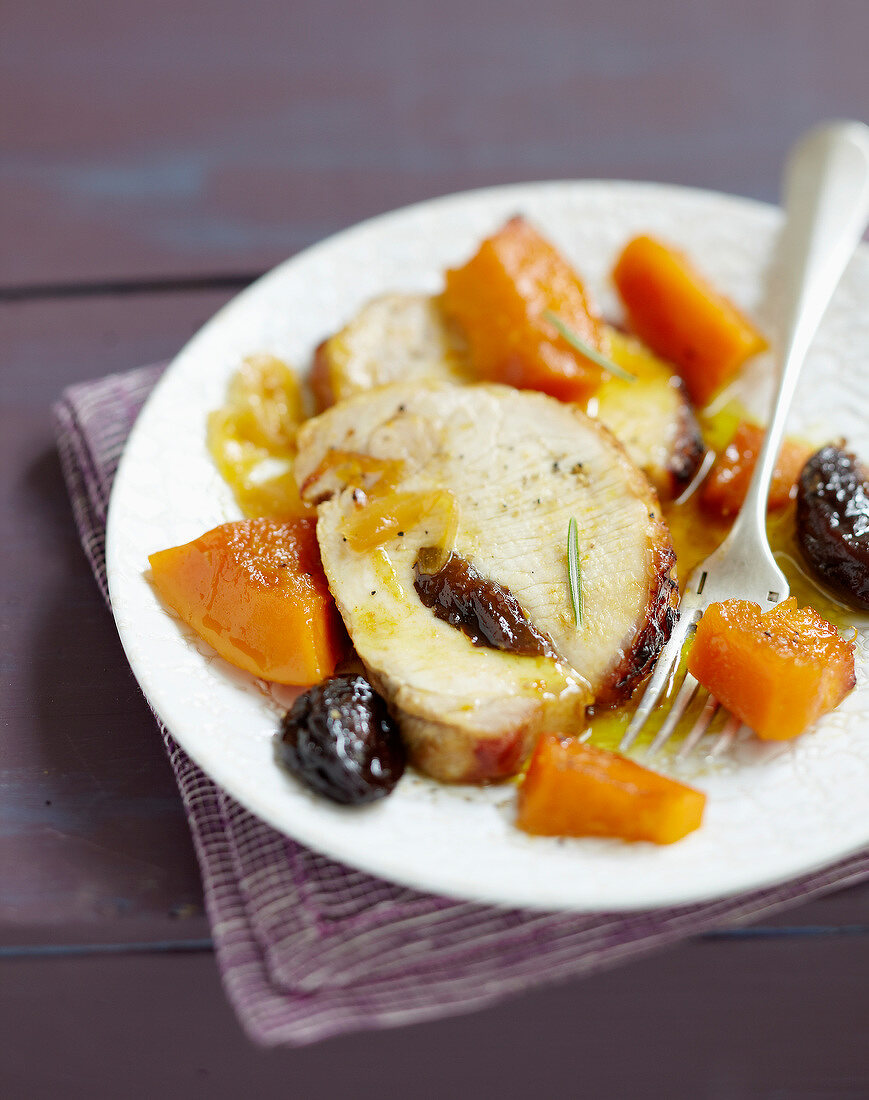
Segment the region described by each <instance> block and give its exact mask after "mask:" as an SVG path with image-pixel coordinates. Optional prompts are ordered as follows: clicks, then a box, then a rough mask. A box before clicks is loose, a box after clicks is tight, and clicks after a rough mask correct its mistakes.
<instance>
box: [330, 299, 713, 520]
mask: <svg viewBox="0 0 869 1100" xmlns="http://www.w3.org/2000/svg"><path fill="white" fill-rule="evenodd" d="M611 336H612V341H611V342H612V353H613V356H614V357H615V358H616V359H617V360H618V362H619V363H620V365H621V366H623V367H624V368H625V369H626V370H628V371H629V372H630V373H632V374H634V375H635V377H636V381H635V382H625V381H624V380H622V379H619V378H609V379H605V380H604V382H603V384H602V385H601V388H600V389H599V390H598V392H597V394H596V395H595V397H593V398H592V400H591V402H590V403H589V408H588V410H587V411H588V412H590V413H591V415H593V416H595V417H596V418H597V419H599V420H601V421H603V423H604V424H606V426H607V427H608V428H610V429H611V430H612V431H613V432H614V433H615V435H616V436H617V437H618V439H619V440H620V441H621V442H622V443H623V444H624V446H625V448H626V450H627V452H628V454H629V455H630V457H631V458H632V459H633V461H634V462H635V463H636V464H637V465H638V466H639V467H640V469H641V470H643V471H644V472H645V474H646V475H647V476H648V477H649V479H650V480H651V482H652V484H653V485H654V486H655V488H656V489H657V490H658V492H659V493H660V494H661V496H662V497H663V498H665V499H669V498H670V497H675V496H678V495H679V493H680V492H681V491H682V490H683V489H684V488H685V486H686V485H687V484H688V483H689V482H690V480H691V478H692V477H693V476H694V474H695V472H696V470H697V467H698V466H699V464H700V461H701V459H702V457H703V441H702V438H701V436H700V429H699V427H698V425H697V421H696V419H695V417H694V413H693V411H692V409H691V404H690V402H689V400H688V397H687V395H686V393H685V388H684V386H683V385H682V384H681V383H680V381H679V379H678V377H676V375H675V373H674V370H673V368H671V367H669V366H668V364H666V363H663V362H662V361H661V360H658V359H656V358H655V357H654V356H652V355H651V354H650V353H649V352H648V351H646V350H645V348H643V347H642V346H641V345H640V344H638V343H637V342H636V341H635V340H631V339H630V338H629V337H626V336H624V335H623V334H622V333H620V332H617V331H615V330H612V332H611ZM411 379H414V380H423V379H428V380H437V381H450V382H473V381H474V376H473V370H472V366H471V364H470V361H469V359H468V351H467V346H466V344H465V342H464V340H463V339H462V337H461V334H460V333H459V332H458V331H457V330H456V329H455V327H454V326H452V325H451V324H450V323H449V322H448V321H447V319H446V318H445V316H444V314H443V312H442V310H441V308H440V305H439V302H438V299H437V298H431V297H428V296H426V295H422V294H386V295H383V296H382V297H380V298H375V299H373V300H372V301H370V302H368V303H367V304H366V305H364V306H363V307H362V308H361V309H360V310H359V312H358V313H357V314H356V315H355V316H354V317H353V318H352V319H351V321H350V322H349V323H348V324H347V325H345V327H344V328H343V329H341V330H340V331H339V332H337V333H335V335H334V336H332V337H330V338H329V339H328V340H326V341H324V342H323V343H322V344H321V345H320V347H319V348H318V349H317V353H316V356H315V362H314V369H313V372H312V376H311V383H312V387H313V389H314V392H315V395H316V397H317V403H318V407H319V408H321V409H324V408H328V407H329V406H330V405H333V404H334V403H335V402H337V401H342V400H344V399H345V398H347V397H351V396H352V395H353V394H356V393H363V392H365V391H366V390H369V389H372V388H373V387H374V386H382V385H385V384H387V383H390V382H399V381H409V380H411Z"/></svg>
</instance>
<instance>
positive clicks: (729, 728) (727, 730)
mask: <svg viewBox="0 0 869 1100" xmlns="http://www.w3.org/2000/svg"><path fill="white" fill-rule="evenodd" d="M741 729H742V721H741V720H740V719H739V718H737V717H736V715H734V714H731V715H730V716H729V718H728V719H727V722H726V723H725V725H724V729H723V730H722V731H721V733H720V734H719V735H718V740H717V741H716V742H715V744H714V745H713V746H712V748H711V749H710V751H709V756H710V758H714V757H716V756H720V755H721V753H723V752H724V751H725V750H726V749H729V748H730V746H731V745H732V744H733V742H734V740H735V739H736V735H737V733H739V731H740V730H741Z"/></svg>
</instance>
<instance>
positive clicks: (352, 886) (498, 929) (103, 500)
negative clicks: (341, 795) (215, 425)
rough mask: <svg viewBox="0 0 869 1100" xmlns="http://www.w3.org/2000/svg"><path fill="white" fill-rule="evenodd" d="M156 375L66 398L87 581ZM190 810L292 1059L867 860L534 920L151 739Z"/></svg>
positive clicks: (219, 916)
mask: <svg viewBox="0 0 869 1100" xmlns="http://www.w3.org/2000/svg"><path fill="white" fill-rule="evenodd" d="M162 369H163V368H162V366H153V367H144V368H142V369H140V370H136V371H131V372H129V373H127V374H119V375H111V376H109V377H108V378H104V379H101V380H99V381H96V382H88V383H84V384H81V385H78V386H74V387H71V388H70V389H68V390H66V391H65V393H64V394H63V397H62V399H61V400H60V401H59V402H58V404H57V405H56V406H55V420H56V427H57V440H58V448H59V451H60V456H61V461H62V463H63V468H64V474H65V477H66V480H67V485H68V487H69V493H70V497H71V499H72V505H73V510H74V513H75V517H76V522H77V524H78V528H79V532H80V534H81V540H82V545H83V546H84V550H85V553H86V554H87V556H88V559H89V560H90V562H91V565H92V567H93V570H94V575H95V577H96V580H97V583H98V584H99V586H100V588H101V589H102V592H103V595H104V596H106V598H108V595H107V589H106V569H105V521H106V510H107V507H108V498H109V491H110V488H111V484H112V479H113V477H114V474H115V470H116V469H117V465H118V460H119V458H120V455H121V451H122V450H123V446H124V442H125V440H126V438H127V435H128V433H129V431H130V428H131V427H132V425H133V422H134V421H135V418H136V416H137V414H138V412H139V409H140V408H141V406H142V404H143V402H144V400H145V398H146V397H147V395H148V394H149V392H150V391H151V388H152V387H153V385H154V383H155V382H156V381H157V379H158V378H159V376H160V374H161V372H162ZM160 729H161V732H162V735H163V740H164V742H165V744H166V749H167V751H168V753H169V759H170V761H171V763H172V767H173V769H174V772H175V776H176V778H177V780H178V786H179V789H180V792H181V797H182V799H183V801H184V807H185V810H186V812H187V816H188V820H189V822H190V828H191V830H192V833H193V839H194V842H195V845H196V851H197V854H198V857H199V865H200V869H201V872H202V881H203V887H204V891H205V901H206V906H207V910H208V915H209V919H210V921H211V927H212V932H213V936H214V943H215V948H216V952H217V961H218V964H219V966H220V971H221V974H222V976H223V981H224V985H225V988H226V991H227V993H228V995H229V998H230V1000H231V1002H232V1004H233V1005H234V1006H235V1009H236V1011H237V1013H238V1015H239V1018H240V1020H241V1022H242V1024H243V1026H244V1028H245V1030H246V1031H247V1033H248V1035H249V1036H250V1037H251V1038H252V1039H254V1040H255V1041H257V1042H259V1043H263V1044H266V1045H276V1044H280V1043H287V1044H293V1045H300V1044H304V1043H311V1042H315V1041H317V1040H319V1039H324V1038H327V1037H328V1036H331V1035H337V1034H341V1033H344V1032H348V1031H353V1030H357V1029H361V1028H375V1027H389V1026H395V1025H398V1024H404V1023H410V1022H414V1021H421V1020H431V1019H434V1018H436V1017H439V1016H446V1015H449V1014H452V1013H458V1012H466V1011H470V1010H472V1009H475V1008H480V1007H482V1006H483V1005H486V1004H491V1003H492V1002H494V1001H496V1000H498V999H499V998H502V997H505V996H507V995H508V994H511V993H514V992H517V991H519V990H522V989H527V988H529V987H531V986H532V985H539V984H541V983H544V982H551V981H555V980H558V979H565V978H569V977H571V976H574V975H577V974H581V973H584V972H587V971H590V970H593V969H599V968H601V967H603V966H607V965H611V964H613V963H615V962H618V961H620V960H624V959H627V958H630V957H631V956H634V955H638V954H641V953H645V952H648V951H651V950H652V949H654V948H656V947H660V946H663V945H665V944H668V943H673V942H675V941H677V940H680V939H683V938H685V937H687V936H692V935H696V934H698V933H701V932H704V931H707V930H709V929H712V928H721V927H722V926H723V925H726V924H732V923H734V922H740V921H746V920H751V919H756V918H758V917H760V916H762V915H765V914H768V913H770V912H771V911H773V910H777V909H781V908H782V907H784V906H786V905H789V904H794V903H796V902H798V901H802V900H804V899H807V898H809V897H812V896H814V895H818V894H821V893H823V892H826V891H828V890H831V889H833V888H835V887H840V886H845V885H848V884H850V883H854V882H857V881H859V880H860V879H863V878H865V877H866V876H867V875H869V851H866V852H861V853H858V854H857V855H854V856H852V857H850V858H848V859H846V860H843V861H841V862H839V863H837V864H835V865H833V866H831V867H829V868H826V869H824V870H822V871H818V872H816V873H814V874H811V875H807V876H804V877H802V878H799V879H796V880H792V881H790V882H788V883H785V884H783V885H780V886H776V887H773V888H770V889H767V890H760V891H756V892H753V893H751V894H747V895H743V896H741V897H738V898H727V899H724V900H721V901H715V902H709V903H706V904H702V905H692V906H684V907H681V908H676V909H658V910H654V911H650V912H642V913H627V914H625V913H621V914H619V913H615V914H612V913H596V914H584V915H581V916H577V915H571V914H550V913H533V912H526V911H521V910H508V909H498V908H493V907H490V906H481V905H475V904H471V903H469V902H463V901H454V900H451V899H448V898H442V897H433V896H431V895H428V894H421V893H419V892H417V891H414V890H408V889H405V888H403V887H400V886H395V885H393V884H392V883H388V882H384V881H382V880H380V879H375V878H372V877H370V876H369V875H365V874H362V873H361V872H359V871H355V870H352V869H351V868H348V867H344V866H343V865H340V864H337V863H334V862H333V861H331V860H329V859H326V858H324V857H323V856H320V855H318V854H317V853H315V852H313V851H311V850H310V849H307V848H304V847H302V846H301V845H299V844H296V843H295V842H294V841H292V840H290V839H288V838H287V837H285V836H283V835H281V834H280V833H277V832H275V831H274V830H273V829H271V828H269V827H268V826H267V825H265V824H263V823H262V822H261V821H260V820H259V819H258V818H256V817H254V816H253V815H252V814H250V813H248V812H247V811H246V810H245V809H244V808H243V807H242V806H240V805H239V804H238V803H237V802H235V801H233V799H231V798H230V797H229V796H228V795H226V794H225V793H224V792H223V791H221V790H220V789H219V788H218V787H216V786H215V784H214V783H212V782H211V780H210V779H208V777H207V776H206V775H204V774H203V772H202V771H200V769H199V768H197V767H196V765H195V764H193V762H192V761H191V760H190V759H189V758H188V757H187V756H185V754H184V753H183V752H182V751H181V749H180V748H179V747H178V745H177V744H176V743H175V742H174V741H173V739H172V736H171V734H170V733H169V731H167V730H166V729H165V728H164V727H163V726H160Z"/></svg>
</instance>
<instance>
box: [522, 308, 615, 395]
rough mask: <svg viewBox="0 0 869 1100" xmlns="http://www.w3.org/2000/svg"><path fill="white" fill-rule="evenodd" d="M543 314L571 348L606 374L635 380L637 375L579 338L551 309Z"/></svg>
mask: <svg viewBox="0 0 869 1100" xmlns="http://www.w3.org/2000/svg"><path fill="white" fill-rule="evenodd" d="M543 316H544V317H545V318H546V320H547V321H549V322H550V323H551V324H553V325H555V327H556V328H557V329H558V332H559V334H560V335H561V336H563V337H564V339H565V340H566V341H567V342H568V344H570V346H571V347H572V348H576V350H577V351H580V352H582V354H583V355H584V356H585V357H586V359H590V360H591V361H592V363H597V365H598V366H599V367H600V368H601V370H605V371H606V372H607V373H608V374H612V375H613V376H614V377H615V378H621V379H622V380H623V381H624V382H636V380H637V376H636V375H635V374H631V372H630V371H626V370H625V368H624V367H620V366H619V365H618V363H614V362H613V361H612V359H607V357H606V356H605V355H601V353H600V352H599V351H598V350H597V348H593V347H592V346H591V344H587V343H586V342H585V340H583V339H581V338H580V337H579V336H577V335H576V333H575V332H574V331H573V329H569V328H568V327H567V325H566V324H565V323H564V321H562V320H561V318H560V317H559V316H558V315H557V314H555V313H553V312H552V310H551V309H547V310H546V311H545V312H544V314H543Z"/></svg>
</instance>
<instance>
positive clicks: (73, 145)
mask: <svg viewBox="0 0 869 1100" xmlns="http://www.w3.org/2000/svg"><path fill="white" fill-rule="evenodd" d="M867 40H869V5H866V4H865V3H864V2H863V0H836V4H835V17H831V14H830V9H829V8H828V6H827V5H824V4H819V3H815V2H811V0H809V2H806V0H731V2H730V3H728V4H716V5H712V4H695V3H692V2H691V0H647V2H645V3H643V4H636V3H631V4H617V3H612V2H611V0H581V2H579V3H576V2H574V3H571V2H569V0H540V2H538V3H536V4H533V5H528V4H521V5H520V4H516V3H512V2H511V3H500V2H498V0H482V2H480V3H476V4H472V5H468V4H466V3H464V2H462V0H442V2H441V3H439V4H437V5H433V4H432V5H423V4H407V3H404V2H403V0H373V2H372V3H369V4H364V5H361V4H360V5H350V4H346V3H343V2H340V0H322V2H320V3H317V4H280V3H275V2H274V0H249V2H248V3H245V4H238V3H232V2H227V0H222V2H218V3H213V2H209V0H153V2H152V3H150V4H149V5H148V6H147V7H143V6H142V5H141V4H139V3H137V2H135V0H118V2H116V3H113V4H111V5H107V4H105V3H104V2H103V0H81V2H79V3H76V4H69V3H65V2H64V0H41V2H40V3H37V4H18V5H12V4H9V5H6V9H5V10H4V19H3V34H2V36H0V103H3V104H4V105H5V107H6V109H5V110H4V112H3V119H2V124H0V125H2V134H3V140H2V144H0V240H3V242H4V246H5V247H4V248H3V249H2V251H0V284H5V285H16V284H20V283H33V282H40V281H50V282H53V283H56V282H58V281H60V280H67V281H80V280H86V279H106V278H118V277H126V276H134V275H139V276H153V275H162V276H165V275H169V274H190V273H198V272H210V271H214V272H217V271H238V270H245V271H246V270H260V269H263V268H266V267H269V266H271V265H273V264H274V263H276V262H277V261H278V260H280V259H282V258H284V257H285V256H286V255H288V254H290V253H292V252H295V251H297V250H298V249H300V248H302V247H304V246H306V245H308V244H310V243H312V242H313V241H315V240H318V239H320V238H321V237H323V236H325V235H327V234H329V233H331V232H333V231H335V230H337V229H339V228H341V227H343V226H345V225H348V224H351V223H353V222H355V221H357V220H358V219H360V218H364V217H368V216H370V215H372V214H376V213H378V212H381V211H383V210H387V209H390V208H392V207H395V206H398V205H403V204H405V203H409V202H414V201H417V200H420V199H424V198H427V197H430V196H432V195H437V194H443V193H446V192H449V191H454V190H459V189H462V188H468V187H476V186H480V185H484V184H491V183H502V182H507V181H512V180H526V179H544V178H570V177H582V176H590V177H625V178H630V179H655V180H665V181H672V182H677V183H686V184H695V185H700V186H704V187H712V188H716V189H719V190H724V191H733V192H736V193H741V194H747V195H752V196H755V197H760V198H764V199H774V198H775V196H776V194H777V189H778V173H779V166H780V163H781V159H782V155H783V152H784V150H785V149H786V148H787V146H788V144H789V143H790V142H791V140H792V139H793V138H794V137H795V136H796V134H797V133H798V132H799V131H800V130H801V129H803V128H804V127H806V126H808V125H810V124H811V123H813V122H815V121H817V120H819V119H821V118H828V117H834V116H854V115H856V116H858V117H861V116H863V115H864V114H866V113H867V106H869V70H867V67H866V64H865V44H866V42H867Z"/></svg>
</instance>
